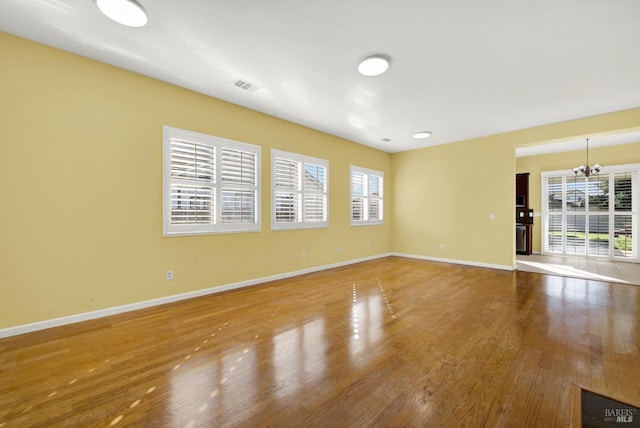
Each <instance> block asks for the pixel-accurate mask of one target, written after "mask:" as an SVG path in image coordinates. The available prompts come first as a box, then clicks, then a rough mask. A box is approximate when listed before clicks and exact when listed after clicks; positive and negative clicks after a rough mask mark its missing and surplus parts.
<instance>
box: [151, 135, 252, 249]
mask: <svg viewBox="0 0 640 428" xmlns="http://www.w3.org/2000/svg"><path fill="white" fill-rule="evenodd" d="M162 134H163V138H162V140H163V142H162V162H163V168H162V183H163V196H162V205H163V208H162V225H163V236H164V237H175V236H192V235H212V234H225V233H247V232H260V231H261V230H262V226H261V184H262V183H261V162H262V161H261V159H262V156H261V154H262V148H261V147H260V146H257V145H254V144H248V143H243V142H239V141H234V140H229V139H226V138H221V137H216V136H212V135H207V134H201V133H198V132H194V131H188V130H185V129H179V128H173V127H169V126H163V128H162ZM172 141H182V142H184V143H191V144H198V145H200V146H206V147H209V148H212V149H213V152H214V161H213V164H212V165H213V170H214V172H213V178H212V180H211V181H210V182H202V181H197V180H196V179H179V178H175V177H171V142H172ZM224 150H231V151H239V152H243V153H248V154H251V155H254V156H255V180H254V181H255V183H253V184H238V183H234V184H231V183H225V182H224V181H223V180H222V173H223V169H222V152H223V151H224ZM189 183H191V184H189ZM177 185H185V186H189V185H192V186H195V185H198V186H200V187H201V188H208V189H210V190H211V191H212V195H213V205H214V207H213V215H212V217H213V218H212V221H211V222H210V223H198V224H194V223H186V224H172V223H171V214H172V211H171V188H172V186H177ZM229 190H236V191H249V192H255V204H254V210H255V212H254V216H253V217H254V219H253V221H252V222H233V223H223V222H222V209H223V207H222V202H221V200H222V192H223V191H229Z"/></svg>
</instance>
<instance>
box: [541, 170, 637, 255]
mask: <svg viewBox="0 0 640 428" xmlns="http://www.w3.org/2000/svg"><path fill="white" fill-rule="evenodd" d="M620 174H628V175H629V183H630V184H631V191H632V193H631V198H632V199H631V206H630V207H629V208H630V209H629V210H619V209H618V208H617V206H616V203H615V197H616V191H617V187H616V180H618V179H619V178H618V176H619V175H620ZM595 177H598V178H599V179H600V178H603V177H606V181H604V180H600V181H603V182H606V183H608V185H607V188H608V202H607V209H606V210H602V209H597V208H596V209H591V205H592V204H591V202H590V198H591V194H590V187H591V184H590V181H589V180H588V179H587V178H585V177H584V176H581V177H578V178H577V179H576V178H575V174H573V172H571V171H567V170H561V171H543V172H541V173H540V178H541V187H540V189H541V220H542V225H541V226H542V227H541V231H540V233H541V241H542V248H541V252H542V254H554V255H561V256H565V255H567V256H577V257H593V258H608V259H610V260H624V261H632V262H634V261H638V260H640V251H639V248H638V247H639V244H640V236H638V235H639V234H638V231H640V164H626V165H612V166H607V167H606V168H603V169H602V171H601V172H600V174H599V175H598V176H594V178H595ZM549 180H554V183H553V185H554V186H553V187H552V186H550V184H549ZM572 183H574V186H575V183H578V184H581V186H582V187H581V188H583V189H585V191H586V192H585V197H584V205H583V203H581V204H580V205H582V206H583V208H582V209H581V210H580V211H575V210H571V209H570V208H569V203H570V202H571V201H573V200H575V196H572V195H571V193H572V192H574V191H575V188H573V187H570V186H569V185H570V184H572ZM552 190H553V191H552ZM550 192H551V193H552V194H553V195H555V194H558V195H559V196H560V198H561V199H560V202H559V203H554V204H553V206H552V204H550V199H551V198H550ZM553 199H554V200H557V197H554V198H553ZM596 207H597V206H596ZM626 216H628V217H629V218H630V221H629V226H630V228H631V231H632V232H631V238H630V241H631V246H632V250H631V251H630V253H626V252H622V255H619V254H618V255H616V248H615V247H616V243H615V238H616V227H615V226H616V218H618V217H626ZM577 218H580V222H583V223H584V228H585V238H584V243H580V246H582V245H584V247H585V248H584V252H582V251H581V252H572V251H570V248H571V245H569V243H568V234H569V233H572V232H574V230H573V229H571V228H570V227H569V226H570V225H569V220H573V222H574V223H576V221H577ZM601 218H605V220H606V221H605V222H601V221H600V219H601ZM594 219H598V221H596V222H594V221H593V220H594ZM592 224H594V225H595V227H594V230H595V229H598V228H599V227H600V224H608V227H607V229H608V235H609V237H608V254H600V253H596V254H594V252H592V251H591V250H590V244H591V241H590V236H591V235H592V234H597V233H600V232H599V231H596V232H594V231H593V230H592V228H591V225H592ZM558 226H559V227H558ZM552 227H555V229H554V230H550V228H552ZM586 231H588V232H589V234H588V235H587V234H586ZM551 232H554V233H555V234H557V233H558V232H559V233H560V239H557V238H555V239H554V240H553V242H552V239H551ZM576 246H577V245H574V247H576Z"/></svg>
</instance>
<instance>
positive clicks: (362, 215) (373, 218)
mask: <svg viewBox="0 0 640 428" xmlns="http://www.w3.org/2000/svg"><path fill="white" fill-rule="evenodd" d="M383 188H384V173H383V172H381V171H374V170H371V169H366V168H360V167H357V166H353V165H352V166H351V225H352V226H354V225H367V224H382V223H383V218H384V216H383V213H384V200H383Z"/></svg>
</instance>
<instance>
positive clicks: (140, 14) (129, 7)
mask: <svg viewBox="0 0 640 428" xmlns="http://www.w3.org/2000/svg"><path fill="white" fill-rule="evenodd" d="M96 5H97V6H98V9H100V12H102V13H104V14H105V15H106V16H107V17H108V18H110V19H112V20H114V21H116V22H117V23H119V24H122V25H126V26H128V27H144V26H145V25H147V14H146V13H145V11H144V9H143V8H142V6H140V5H139V4H138V3H137V2H136V1H135V0H96Z"/></svg>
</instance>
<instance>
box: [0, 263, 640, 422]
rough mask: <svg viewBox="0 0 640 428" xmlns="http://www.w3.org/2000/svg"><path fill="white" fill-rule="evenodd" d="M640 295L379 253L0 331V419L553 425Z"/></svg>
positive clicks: (618, 351) (634, 373) (637, 368)
mask: <svg viewBox="0 0 640 428" xmlns="http://www.w3.org/2000/svg"><path fill="white" fill-rule="evenodd" d="M639 349H640V287H633V286H627V285H623V284H607V283H602V282H596V281H587V280H584V279H574V278H565V277H554V276H547V275H540V274H535V273H528V272H508V271H499V270H492V269H484V268H474V267H468V266H460V265H452V264H443V263H435V262H427V261H420V260H411V259H403V258H395V257H391V258H386V259H381V260H376V261H372V262H366V263H361V264H357V265H352V266H348V267H344V268H339V269H332V270H328V271H323V272H318V273H314V274H309V275H305V276H300V277H296V278H290V279H287V280H281V281H276V282H272V283H268V284H264V285H260V286H255V287H251V288H245V289H241V290H236V291H232V292H226V293H221V294H215V295H211V296H206V297H202V298H198V299H193V300H190V301H184V302H179V303H174V304H170V305H165V306H162V307H155V308H150V309H145V310H140V311H137V312H134V313H128V314H121V315H117V316H113V317H109V318H103V319H99V320H95V321H89V322H85V323H79V324H75V325H70V326H66V327H60V328H56V329H51V330H47V331H41V332H36V333H31V334H27V335H22V336H16V337H10V338H6V339H2V340H0V427H25V426H37V427H51V426H73V427H93V426H95V427H110V426H115V427H125V426H143V427H152V426H157V427H196V426H198V427H200V426H203V427H211V426H246V427H255V426H274V427H288V426H294V427H295V426H320V427H325V426H326V427H352V426H354V427H360V426H363V427H365V426H376V427H396V426H429V427H431V426H434V427H436V426H443V427H474V426H488V427H494V426H503V427H525V426H532V427H553V426H558V427H567V426H569V423H570V413H571V405H570V402H571V384H572V383H574V382H575V383H579V384H581V385H583V386H585V387H587V388H589V389H591V390H593V391H597V392H601V393H606V394H613V395H615V396H617V397H619V398H620V399H624V400H625V401H626V402H630V403H635V404H636V405H637V404H638V403H640V350H639Z"/></svg>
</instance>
